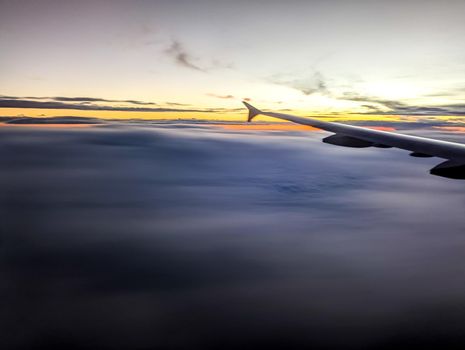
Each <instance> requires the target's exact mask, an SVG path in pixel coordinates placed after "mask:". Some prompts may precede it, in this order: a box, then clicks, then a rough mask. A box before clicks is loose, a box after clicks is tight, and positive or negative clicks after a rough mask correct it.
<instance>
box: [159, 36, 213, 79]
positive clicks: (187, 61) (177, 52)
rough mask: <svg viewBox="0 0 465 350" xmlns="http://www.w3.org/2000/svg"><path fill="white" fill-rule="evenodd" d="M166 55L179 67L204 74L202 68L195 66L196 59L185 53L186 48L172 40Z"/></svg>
mask: <svg viewBox="0 0 465 350" xmlns="http://www.w3.org/2000/svg"><path fill="white" fill-rule="evenodd" d="M166 53H167V54H168V55H169V56H170V57H172V58H173V59H174V61H175V62H176V64H178V65H180V66H183V67H185V68H189V69H193V70H196V71H200V72H206V70H205V69H204V68H201V67H200V66H199V65H197V63H196V58H195V57H194V56H192V55H191V54H190V53H189V52H187V50H186V48H185V47H184V46H183V45H182V44H181V43H180V42H179V41H176V40H174V41H173V42H172V43H171V46H170V47H169V48H168V50H166Z"/></svg>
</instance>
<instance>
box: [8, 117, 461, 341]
mask: <svg viewBox="0 0 465 350" xmlns="http://www.w3.org/2000/svg"><path fill="white" fill-rule="evenodd" d="M434 132H435V133H436V136H441V135H443V134H441V133H440V131H439V130H437V131H434ZM417 134H419V135H421V133H417ZM322 136H323V135H322V134H321V133H299V132H281V133H275V132H268V133H265V132H260V133H257V132H253V131H252V132H244V131H241V130H235V131H225V130H224V129H217V128H213V127H211V126H209V127H207V126H202V125H197V124H186V123H174V124H172V123H171V124H170V123H160V124H142V125H141V124H138V125H133V126H123V125H122V124H119V125H114V126H105V127H94V128H91V129H90V128H89V129H80V130H74V131H73V130H63V129H60V130H46V129H40V130H39V129H23V128H21V129H13V128H8V129H7V128H4V129H0V159H1V160H2V169H3V171H2V172H1V173H0V193H1V196H0V212H1V214H2V218H3V219H2V230H1V232H2V233H1V238H2V244H3V245H4V246H5V247H6V248H7V249H3V250H2V252H1V258H2V259H1V260H2V271H4V274H3V282H2V284H3V288H2V289H1V291H0V293H1V294H0V296H1V297H2V300H4V301H7V302H5V306H4V307H3V309H2V313H1V314H0V324H1V327H2V329H3V330H4V335H3V336H2V337H1V339H0V345H1V347H2V348H5V349H6V348H8V349H15V348H16V349H26V348H28V349H30V348H34V347H36V348H86V347H87V348H89V347H91V348H106V349H121V348H177V349H192V348H202V349H218V348H223V349H229V348H230V349H233V348H244V347H250V346H253V347H255V348H259V347H267V348H273V347H285V348H292V347H294V348H309V347H317V348H326V349H328V348H329V349H331V348H334V349H340V348H344V349H360V348H373V349H380V348H382V349H387V348H393V349H397V348H399V346H400V345H403V344H406V343H408V344H409V348H414V347H423V348H424V347H425V344H427V345H428V348H431V347H434V346H435V345H436V344H439V346H437V348H441V349H443V348H444V344H446V345H451V346H452V345H456V346H458V347H459V345H461V344H462V345H463V342H464V337H463V334H465V326H464V325H465V313H464V312H463V309H462V308H461V307H460V305H463V303H464V302H465V300H464V297H463V296H464V295H465V289H464V286H463V283H462V281H461V279H460V278H457V276H461V275H462V270H463V268H462V267H463V266H464V265H465V258H464V255H463V246H464V244H465V241H464V238H463V234H462V233H463V232H464V230H465V226H464V221H463V201H464V196H465V193H464V189H463V183H461V182H454V181H448V180H446V179H441V178H437V177H433V176H430V175H429V174H428V173H427V170H428V169H429V168H430V167H432V166H433V165H434V164H435V163H437V160H435V159H414V160H412V158H410V157H408V155H407V153H406V152H403V151H400V150H382V149H364V150H353V149H346V148H338V147H336V146H331V145H326V144H323V143H322V142H321V138H322ZM452 136H454V135H452ZM455 137H456V139H459V138H460V135H456V136H455ZM31 179H33V181H31ZM438 315H441V317H440V318H438Z"/></svg>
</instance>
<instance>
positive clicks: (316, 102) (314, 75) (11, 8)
mask: <svg viewBox="0 0 465 350" xmlns="http://www.w3.org/2000/svg"><path fill="white" fill-rule="evenodd" d="M0 9H1V11H0V76H1V80H0V108H1V111H0V115H2V116H18V115H25V116H33V117H37V116H70V115H72V116H99V117H103V118H154V119H158V118H203V119H205V118H206V119H225V120H232V119H238V118H243V114H244V109H243V106H242V105H241V103H240V101H241V100H243V99H247V100H249V101H250V102H252V103H254V104H256V105H257V106H258V107H261V108H264V109H272V110H280V111H289V112H292V113H294V114H298V115H316V116H328V115H330V116H337V117H339V118H342V117H345V118H347V116H350V118H361V119H363V118H373V116H375V117H376V119H380V120H382V119H385V118H396V117H397V118H398V117H399V116H442V117H444V116H463V115H464V114H465V102H464V97H465V82H464V81H465V47H464V45H463V38H464V37H465V24H464V21H463V13H465V2H464V1H460V0H457V1H455V0H445V1H429V0H423V1H421V0H410V1H409V0H407V1H405V0H403V1H397V0H393V1H377V0H372V1H337V0H335V1H296V0H291V1H286V2H284V1H260V0H249V1H240V0H238V1H209V0H198V1H183V0H179V1H164V0H155V1H144V0H136V1H118V0H115V1H105V0H95V1H87V0H84V1H57V0H40V1H37V0H35V1H27V0H26V1H22V0H15V1H6V0H0Z"/></svg>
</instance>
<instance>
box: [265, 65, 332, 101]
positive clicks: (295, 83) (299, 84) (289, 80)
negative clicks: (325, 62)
mask: <svg viewBox="0 0 465 350" xmlns="http://www.w3.org/2000/svg"><path fill="white" fill-rule="evenodd" d="M297 75H301V74H275V75H273V76H272V77H270V78H269V79H268V80H269V81H271V82H272V83H274V84H278V85H284V86H287V87H290V88H293V89H296V90H299V91H300V92H302V93H303V94H304V95H307V96H308V95H312V94H315V93H319V94H322V95H326V94H328V93H329V91H328V86H327V83H326V80H325V78H324V77H323V74H321V72H319V71H313V72H312V73H311V75H309V76H304V77H303V78H295V76H297Z"/></svg>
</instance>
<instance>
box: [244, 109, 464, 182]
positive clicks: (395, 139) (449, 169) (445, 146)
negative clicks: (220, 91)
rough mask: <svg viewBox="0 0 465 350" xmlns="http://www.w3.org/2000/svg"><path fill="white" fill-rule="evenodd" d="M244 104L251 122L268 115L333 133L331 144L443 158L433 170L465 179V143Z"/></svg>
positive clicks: (330, 139)
mask: <svg viewBox="0 0 465 350" xmlns="http://www.w3.org/2000/svg"><path fill="white" fill-rule="evenodd" d="M243 103H244V105H245V106H246V107H247V109H248V110H249V117H248V121H249V122H250V121H252V119H253V118H254V117H256V116H257V115H265V116H268V117H273V118H278V119H283V120H287V121H291V122H294V123H298V124H303V125H309V126H313V127H315V128H318V129H322V130H326V131H330V132H333V133H334V134H333V135H331V136H328V137H326V138H324V139H323V142H325V143H329V144H332V145H337V146H344V147H356V148H362V147H379V148H391V147H395V148H400V149H404V150H407V151H410V152H411V153H410V155H411V156H412V157H439V158H443V159H446V161H445V162H443V163H441V164H439V165H437V166H436V167H434V168H433V169H431V170H430V173H431V174H433V175H438V176H442V177H447V178H450V179H461V180H465V144H462V143H456V142H448V141H441V140H435V139H430V138H425V137H419V136H412V135H405V134H398V133H393V132H388V131H381V130H373V129H368V128H364V127H359V126H354V125H347V124H341V123H333V122H324V121H321V120H317V119H313V118H304V117H297V116H294V115H290V114H283V113H275V112H263V111H261V110H259V109H257V108H255V107H254V106H252V105H250V104H249V103H247V102H245V101H244V102H243Z"/></svg>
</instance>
